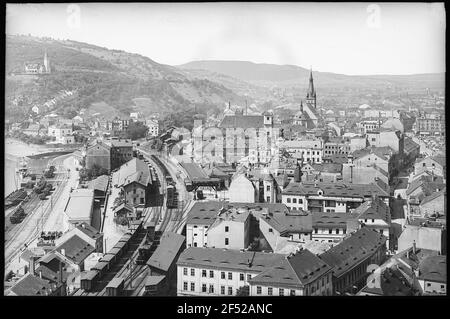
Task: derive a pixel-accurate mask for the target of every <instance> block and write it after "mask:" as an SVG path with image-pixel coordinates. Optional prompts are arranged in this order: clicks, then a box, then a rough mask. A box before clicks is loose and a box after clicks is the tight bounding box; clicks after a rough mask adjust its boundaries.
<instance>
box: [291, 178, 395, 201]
mask: <svg viewBox="0 0 450 319" xmlns="http://www.w3.org/2000/svg"><path fill="white" fill-rule="evenodd" d="M319 189H320V190H322V191H323V196H338V197H359V198H363V197H368V196H372V195H378V196H384V197H386V196H389V194H388V193H387V192H386V191H385V190H383V189H381V188H380V187H379V186H377V185H375V184H374V183H371V184H352V183H342V182H337V183H324V182H301V183H299V182H294V181H293V182H291V183H289V185H288V186H287V187H286V189H285V190H284V191H283V194H285V195H304V196H316V195H318V191H319Z"/></svg>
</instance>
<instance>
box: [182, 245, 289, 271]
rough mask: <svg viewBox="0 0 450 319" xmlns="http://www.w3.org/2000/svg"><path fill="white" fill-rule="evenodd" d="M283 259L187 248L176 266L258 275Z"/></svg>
mask: <svg viewBox="0 0 450 319" xmlns="http://www.w3.org/2000/svg"><path fill="white" fill-rule="evenodd" d="M284 257H285V256H284V255H281V254H274V253H263V252H257V251H240V250H231V249H221V248H200V247H189V248H188V249H186V250H185V251H183V253H182V254H181V255H180V258H179V259H178V262H177V265H178V266H188V267H192V266H195V267H205V268H213V269H224V270H234V271H239V270H242V271H246V272H258V273H259V272H262V271H264V270H266V269H268V268H270V267H273V266H275V265H276V264H278V263H280V261H281V260H282V259H283V258H284Z"/></svg>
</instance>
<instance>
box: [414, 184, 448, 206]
mask: <svg viewBox="0 0 450 319" xmlns="http://www.w3.org/2000/svg"><path fill="white" fill-rule="evenodd" d="M445 192H446V187H444V189H442V190H441V191H439V192H434V193H433V194H431V195H429V196H427V197H425V198H424V199H423V200H422V202H421V203H420V205H425V204H427V203H429V202H431V201H432V200H435V199H436V198H439V197H440V196H444V194H445Z"/></svg>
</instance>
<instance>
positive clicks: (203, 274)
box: [202, 269, 206, 278]
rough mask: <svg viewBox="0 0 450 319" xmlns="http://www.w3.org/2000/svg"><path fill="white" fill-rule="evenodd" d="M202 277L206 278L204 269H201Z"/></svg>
mask: <svg viewBox="0 0 450 319" xmlns="http://www.w3.org/2000/svg"><path fill="white" fill-rule="evenodd" d="M202 277H205V278H206V270H205V269H203V270H202Z"/></svg>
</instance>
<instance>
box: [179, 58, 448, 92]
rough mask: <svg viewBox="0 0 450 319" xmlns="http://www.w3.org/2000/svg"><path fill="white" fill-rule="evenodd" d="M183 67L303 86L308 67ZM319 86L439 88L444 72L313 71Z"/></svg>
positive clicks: (230, 63) (223, 63)
mask: <svg viewBox="0 0 450 319" xmlns="http://www.w3.org/2000/svg"><path fill="white" fill-rule="evenodd" d="M179 67H180V68H181V69H186V70H196V71H198V70H207V71H209V72H216V73H221V74H224V75H226V76H229V77H234V78H237V79H239V80H242V81H247V82H249V83H252V84H254V85H260V86H266V87H267V86H268V87H270V86H273V85H277V86H280V87H292V86H295V87H299V88H306V87H307V85H308V77H309V70H307V69H305V68H302V67H299V66H295V65H275V64H258V63H253V62H247V61H217V60H210V61H193V62H189V63H186V64H183V65H180V66H179ZM314 81H315V83H317V87H320V88H336V89H341V88H383V87H387V86H396V87H409V88H412V89H418V88H423V89H425V88H433V89H441V90H442V89H443V88H444V83H445V74H444V73H439V74H414V75H364V76H350V75H344V74H335V73H329V72H314Z"/></svg>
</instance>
